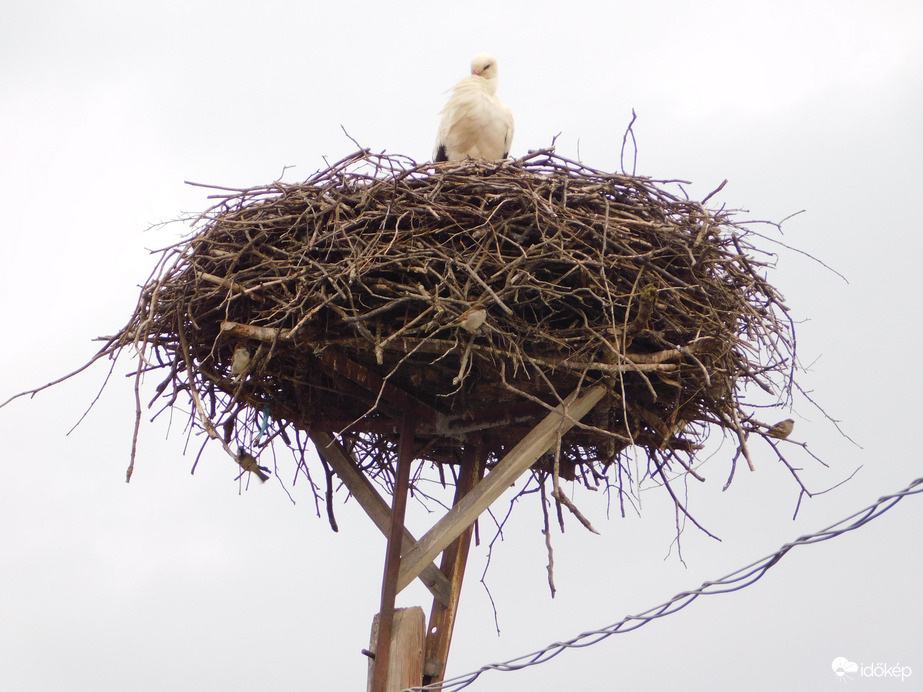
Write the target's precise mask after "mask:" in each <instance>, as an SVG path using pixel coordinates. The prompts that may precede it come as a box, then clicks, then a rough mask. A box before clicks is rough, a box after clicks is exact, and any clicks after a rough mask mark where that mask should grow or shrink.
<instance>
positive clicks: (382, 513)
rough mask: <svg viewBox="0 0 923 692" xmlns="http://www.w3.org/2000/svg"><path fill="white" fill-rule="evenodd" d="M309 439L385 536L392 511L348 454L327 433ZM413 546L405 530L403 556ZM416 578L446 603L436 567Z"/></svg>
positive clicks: (446, 595)
mask: <svg viewBox="0 0 923 692" xmlns="http://www.w3.org/2000/svg"><path fill="white" fill-rule="evenodd" d="M311 439H312V440H313V441H314V445H315V446H316V447H317V453H318V454H320V455H321V456H322V457H323V458H324V460H325V461H326V462H327V463H328V464H330V466H331V467H332V468H333V470H334V471H336V474H337V476H338V477H339V478H340V480H341V481H343V485H345V486H346V488H347V490H349V492H350V493H352V496H353V497H354V498H356V501H357V502H358V503H359V506H360V507H362V509H364V510H365V513H366V514H368V515H369V518H370V519H371V520H372V521H373V522H374V523H375V526H377V527H378V528H379V530H381V532H382V533H383V534H384V535H385V536H387V535H388V530H389V528H390V526H391V508H390V507H389V506H388V503H387V502H385V500H384V499H383V498H382V496H381V495H379V494H378V491H377V490H375V486H373V485H372V482H371V481H370V480H369V479H368V477H367V476H366V475H365V474H364V473H362V472H361V471H359V469H358V467H357V465H356V462H355V461H354V460H353V459H352V458H351V456H350V454H349V452H347V451H346V450H345V449H343V447H342V446H340V443H339V442H337V441H336V440H335V439H334V437H333V435H330V434H328V433H324V432H314V431H312V432H311ZM416 543H417V539H416V538H414V537H413V535H412V534H411V533H410V531H408V530H407V529H406V528H405V529H404V540H403V542H402V546H403V550H402V552H404V553H406V552H407V551H408V550H409V549H410V548H411V547H412V546H414V545H416ZM419 579H420V581H422V582H423V583H424V584H425V585H426V588H427V589H429V591H430V593H431V594H433V597H434V598H435V599H436V600H437V601H438V602H439V603H443V604H447V603H448V602H449V580H448V579H447V578H446V576H445V575H444V574H443V573H442V572H440V571H439V568H438V567H436V565H434V564H432V563H430V564H429V565H427V566H426V567H424V568H423V571H422V572H420V577H419Z"/></svg>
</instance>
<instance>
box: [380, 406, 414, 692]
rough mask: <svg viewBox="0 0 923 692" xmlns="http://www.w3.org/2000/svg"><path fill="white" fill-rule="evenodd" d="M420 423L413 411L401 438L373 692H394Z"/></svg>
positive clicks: (403, 426) (404, 424)
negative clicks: (392, 670)
mask: <svg viewBox="0 0 923 692" xmlns="http://www.w3.org/2000/svg"><path fill="white" fill-rule="evenodd" d="M415 431H416V421H415V419H414V415H413V414H412V413H410V412H407V413H405V414H404V419H403V421H402V422H401V439H400V442H399V443H398V453H397V469H396V471H395V474H394V475H395V479H394V502H393V504H392V507H391V528H390V531H389V532H388V549H387V551H386V553H385V573H384V577H383V578H382V580H381V608H380V609H379V611H378V616H379V620H378V626H379V629H378V649H377V652H376V656H375V670H374V673H373V675H372V692H390V691H389V690H388V689H387V687H386V686H385V685H386V683H387V679H388V662H389V661H390V658H391V630H392V626H393V624H394V599H395V598H396V597H397V591H398V589H397V575H398V572H399V571H400V566H401V541H402V540H403V539H404V511H405V510H406V509H407V493H408V490H409V489H410V467H411V466H412V465H413V457H414V452H415V451H416V448H415V441H414V437H415Z"/></svg>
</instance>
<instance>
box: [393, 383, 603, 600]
mask: <svg viewBox="0 0 923 692" xmlns="http://www.w3.org/2000/svg"><path fill="white" fill-rule="evenodd" d="M605 391H606V390H605V388H604V387H602V386H600V385H596V386H594V387H591V388H589V389H588V390H586V391H585V392H584V393H583V395H582V396H579V397H578V394H579V392H580V390H579V389H578V390H577V391H575V392H574V393H573V394H571V395H570V396H569V397H567V399H566V400H565V401H564V402H563V403H562V404H560V405H559V406H557V407H556V408H555V409H554V410H553V411H552V412H551V413H549V414H548V415H547V416H546V417H545V418H544V420H542V422H541V423H539V424H538V425H536V426H535V427H534V428H533V429H532V430H531V431H530V432H529V433H528V434H527V435H526V436H525V437H524V438H523V439H522V440H521V441H520V442H519V444H517V445H516V446H515V447H513V449H511V450H510V451H509V453H508V454H507V455H506V456H505V457H503V459H502V460H501V461H500V462H499V463H498V464H497V465H496V466H495V467H494V469H493V470H492V471H491V472H490V474H489V475H488V476H487V477H486V478H485V479H484V480H482V481H481V482H480V483H478V484H477V486H475V488H474V490H472V491H471V492H470V493H468V494H467V495H466V496H465V497H464V498H462V500H461V501H460V502H459V503H458V504H457V505H455V506H454V507H452V509H450V510H449V511H448V513H447V514H446V515H445V516H444V517H443V518H442V519H440V520H439V521H437V522H436V524H435V525H434V526H433V528H431V529H430V530H429V531H428V532H427V533H426V535H425V536H423V538H421V539H420V540H419V541H417V544H416V545H415V546H413V547H412V548H411V549H409V550H407V551H405V553H404V556H403V559H402V560H401V570H400V573H399V575H398V580H397V590H398V591H400V590H401V589H403V588H404V587H406V586H407V585H408V584H410V582H412V581H413V580H414V579H415V578H416V577H417V575H419V574H420V572H421V571H422V570H423V569H424V568H425V567H426V565H428V564H430V563H432V561H433V558H435V557H436V556H437V555H438V554H439V553H441V552H442V551H443V550H445V549H446V547H447V546H448V545H449V544H450V543H451V542H452V541H454V540H455V539H456V538H458V536H459V535H461V533H462V531H464V530H465V529H466V528H468V527H469V526H471V524H473V523H474V521H475V519H477V518H478V516H479V515H480V514H481V512H483V511H484V510H485V509H487V508H488V507H489V506H490V505H491V504H492V503H493V502H494V500H496V499H497V498H498V497H500V496H501V495H502V494H503V493H504V492H505V491H506V489H507V488H509V487H510V485H512V483H513V482H514V481H515V480H516V479H517V478H519V476H521V475H522V474H523V473H525V471H526V470H527V469H528V468H529V467H530V466H532V464H534V463H535V462H536V461H537V460H538V458H539V457H540V456H541V455H542V454H544V453H545V452H547V451H548V448H549V447H551V445H552V444H554V441H555V438H556V436H557V435H558V434H564V433H565V432H567V431H568V430H570V429H571V428H572V427H573V426H574V424H575V423H576V422H577V421H579V420H580V419H581V418H583V417H584V416H585V415H586V414H587V413H588V412H589V411H590V410H591V409H592V408H593V407H594V406H595V405H596V404H597V403H598V402H599V400H600V399H602V397H603V394H605Z"/></svg>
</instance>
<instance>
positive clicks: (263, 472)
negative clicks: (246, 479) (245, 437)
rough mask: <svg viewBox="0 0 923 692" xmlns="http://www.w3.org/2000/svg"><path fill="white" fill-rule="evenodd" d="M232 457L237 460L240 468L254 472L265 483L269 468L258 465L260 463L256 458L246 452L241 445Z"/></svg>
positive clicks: (267, 478)
mask: <svg viewBox="0 0 923 692" xmlns="http://www.w3.org/2000/svg"><path fill="white" fill-rule="evenodd" d="M234 458H235V459H236V460H237V463H238V464H239V465H240V468H242V469H243V470H244V471H249V472H250V473H255V474H256V475H257V477H258V478H259V479H260V481H261V482H263V483H265V482H266V481H267V480H269V469H268V468H266V467H265V466H260V463H259V462H258V461H257V460H256V458H254V456H253V455H252V454H250V453H249V452H247V451H246V450H245V449H244V448H243V447H238V448H237V456H236V457H234ZM241 475H243V474H241Z"/></svg>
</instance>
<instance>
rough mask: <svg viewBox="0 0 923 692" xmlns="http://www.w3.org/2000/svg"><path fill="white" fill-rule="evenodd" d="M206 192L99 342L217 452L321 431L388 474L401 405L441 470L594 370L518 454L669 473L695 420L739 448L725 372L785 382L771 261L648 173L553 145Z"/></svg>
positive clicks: (789, 343)
mask: <svg viewBox="0 0 923 692" xmlns="http://www.w3.org/2000/svg"><path fill="white" fill-rule="evenodd" d="M215 190H216V191H217V192H218V194H217V195H216V196H217V197H218V198H219V200H220V201H219V202H218V203H217V204H216V205H215V206H214V207H213V208H212V209H210V210H209V211H208V212H206V213H205V214H204V215H203V216H202V217H201V218H200V219H199V222H198V229H197V231H196V232H195V234H194V235H193V236H192V237H191V238H189V239H188V240H187V241H184V242H182V243H180V244H178V245H176V246H174V247H172V248H169V249H167V250H165V251H164V254H163V256H162V258H161V261H160V263H159V264H158V267H157V269H156V270H155V272H154V274H153V276H152V278H151V279H150V280H149V282H148V283H147V285H146V286H144V288H143V290H142V293H141V297H140V301H139V303H138V306H137V309H136V310H135V313H134V314H133V316H132V317H131V319H130V321H129V322H128V324H127V325H126V326H125V327H124V328H123V329H122V330H121V331H120V332H119V333H118V334H117V335H116V336H114V337H112V338H111V339H110V340H109V341H108V342H107V344H106V346H105V347H104V348H103V351H102V352H101V353H102V354H109V355H112V354H117V353H118V352H120V351H121V350H122V349H125V348H126V347H135V348H137V349H138V350H139V351H140V352H141V353H142V354H144V355H143V359H142V363H141V364H140V365H139V370H138V376H139V378H140V376H141V375H142V374H144V373H145V372H147V371H150V370H158V369H163V370H165V371H166V377H165V379H164V380H163V381H162V382H161V384H160V385H159V386H158V387H157V389H156V392H157V396H156V397H155V400H154V401H152V402H151V404H154V403H155V401H156V400H157V399H158V398H162V399H163V402H162V403H164V405H165V407H166V406H172V405H173V404H174V403H175V402H176V401H177V399H178V398H180V397H181V396H182V397H184V398H185V397H188V398H191V399H192V403H193V405H194V408H195V410H196V411H197V414H198V416H199V422H200V424H201V425H203V426H204V427H205V428H206V429H208V430H209V432H210V434H211V436H212V437H214V438H217V439H219V440H220V442H221V444H222V445H223V446H224V447H225V448H226V449H227V450H228V451H229V452H231V453H234V454H237V455H240V454H242V453H243V452H240V451H239V452H234V451H233V446H235V443H236V446H237V447H238V448H239V449H240V450H254V454H256V453H258V451H259V449H262V448H263V447H264V446H265V445H266V444H267V442H268V441H270V440H272V439H274V438H275V437H282V438H283V439H284V440H285V441H286V442H287V443H288V444H289V445H290V446H292V447H294V448H295V449H296V452H299V453H300V454H301V455H302V457H303V453H304V447H303V444H302V443H301V442H298V443H296V444H292V439H291V438H292V435H290V433H291V432H292V430H294V431H295V432H296V433H297V434H298V436H299V438H298V439H299V440H300V439H301V437H300V434H301V433H302V432H310V431H323V432H325V433H332V434H336V435H338V436H339V438H340V439H341V440H342V441H343V442H344V443H345V444H346V445H347V447H348V448H350V449H351V450H352V451H353V452H354V453H355V456H356V457H357V458H358V460H359V462H360V464H361V466H362V470H363V471H364V472H365V473H366V474H368V475H369V476H372V477H375V476H381V478H382V479H384V481H385V482H386V483H387V482H389V479H390V477H391V474H392V468H393V461H394V438H395V430H396V429H397V427H398V424H399V421H400V418H401V416H402V415H403V414H404V413H405V412H407V411H410V412H412V413H413V414H414V416H415V417H416V418H417V420H418V426H417V434H416V436H417V442H418V445H419V447H420V449H419V452H418V455H417V458H418V459H420V460H425V461H427V462H432V463H434V464H436V465H437V467H438V468H439V470H440V475H441V474H442V469H443V467H444V466H445V465H446V464H451V465H455V464H459V463H460V459H461V451H460V450H461V449H462V448H463V447H464V446H466V445H482V446H483V447H485V448H486V449H488V450H489V451H490V457H489V459H490V460H492V461H495V460H496V459H497V458H499V457H500V456H502V455H503V454H504V453H505V451H507V450H509V449H510V448H511V447H512V446H513V445H515V444H516V443H517V442H518V441H519V440H520V439H521V438H522V436H523V435H524V434H525V432H527V431H528V430H529V429H530V428H531V427H532V426H533V425H534V424H535V422H536V421H537V420H538V419H539V418H541V417H543V416H544V415H545V414H546V413H547V411H548V410H549V409H550V408H553V407H554V406H556V405H558V404H559V403H560V402H561V401H562V400H563V399H564V398H565V397H566V396H567V395H568V394H569V393H570V392H572V391H573V390H574V389H576V388H578V387H581V386H585V385H589V384H600V383H601V384H603V385H604V386H605V387H606V395H605V397H604V398H603V400H602V401H601V402H600V403H599V404H598V405H597V406H596V408H595V409H594V410H593V411H592V412H591V413H590V415H589V416H587V417H586V418H585V419H584V420H583V421H582V422H581V423H580V424H579V425H577V426H575V427H574V428H572V429H571V430H569V431H568V432H567V433H566V434H564V435H563V436H562V438H561V439H560V444H559V448H560V449H559V454H557V455H555V454H554V450H552V451H551V452H549V453H548V454H547V455H545V457H544V458H543V459H541V460H540V461H539V462H538V463H537V464H536V465H535V467H533V470H534V472H535V473H538V474H544V473H552V472H553V473H554V476H555V478H556V479H557V478H558V476H560V477H561V478H564V479H567V480H574V479H578V478H579V480H581V481H582V482H583V483H585V484H587V485H594V486H595V485H598V484H600V482H601V481H602V480H603V479H605V478H606V475H605V474H606V471H607V469H608V468H610V467H611V466H613V465H614V467H615V468H616V469H618V470H619V473H618V478H619V479H621V478H622V468H621V465H620V464H621V461H622V458H623V455H624V452H625V450H626V449H627V448H629V447H631V446H634V447H637V448H641V449H643V450H645V451H646V453H647V456H648V458H649V460H650V464H649V468H648V473H649V474H650V475H651V476H656V477H660V478H661V479H662V480H663V481H664V482H665V483H667V485H668V487H669V483H668V478H667V476H666V475H665V471H675V472H679V473H683V472H687V471H688V472H689V473H692V474H695V471H694V470H693V468H692V461H693V457H694V454H695V452H696V450H697V449H699V448H700V447H701V443H702V441H703V440H704V438H705V437H706V435H707V434H708V431H709V430H710V429H711V428H720V429H723V430H726V431H730V433H731V434H732V435H733V436H734V437H735V438H736V439H738V440H739V443H740V451H742V452H743V453H744V455H745V456H746V458H747V460H748V462H749V461H750V457H749V455H748V454H747V451H746V450H747V447H746V439H747V437H748V436H749V435H751V434H758V435H764V436H765V435H767V434H768V426H765V425H764V424H763V423H761V422H759V421H757V420H756V419H755V418H754V416H753V413H752V411H748V410H746V409H745V406H744V405H743V404H742V403H741V398H740V395H741V393H742V392H743V391H744V390H745V388H747V387H748V386H750V385H756V386H757V387H760V388H762V389H763V390H766V391H767V392H770V393H772V394H774V395H776V396H780V397H783V398H784V397H786V396H787V395H788V393H789V392H790V389H791V386H792V372H793V366H792V363H793V360H794V336H793V332H792V324H791V321H790V319H789V317H788V313H787V308H786V307H785V305H784V304H783V303H782V300H781V297H780V296H779V294H778V293H777V292H776V291H775V289H774V288H773V287H772V286H771V285H770V284H769V283H767V281H766V279H765V277H764V276H763V274H764V272H765V270H766V267H767V265H768V264H769V262H770V260H771V256H770V255H767V254H765V253H762V252H761V251H759V250H758V249H757V248H755V247H754V246H752V245H751V244H750V242H749V239H750V234H749V233H748V231H747V229H746V228H744V227H742V226H740V225H737V224H735V223H734V222H733V221H732V220H731V218H730V217H729V215H727V214H726V213H724V212H713V211H709V210H707V209H706V208H705V207H704V206H703V204H701V203H699V202H694V201H690V200H688V199H685V198H681V197H678V196H676V195H673V194H670V193H669V192H667V191H666V190H665V185H664V183H658V182H656V181H652V180H650V179H647V178H641V177H635V176H627V175H616V174H609V173H604V172H601V171H597V170H593V169H589V168H587V167H585V166H582V165H580V164H577V163H574V162H572V161H569V160H567V159H564V158H561V157H559V156H557V155H555V154H554V153H553V151H550V150H544V151H538V152H533V153H531V154H530V155H528V156H527V157H525V158H523V159H520V160H516V161H511V162H473V161H472V162H465V163H463V164H448V165H446V164H443V165H438V166H437V165H433V164H428V165H416V164H414V163H413V162H412V161H409V160H407V159H403V158H400V157H390V156H384V155H378V156H376V155H371V154H369V153H368V152H365V151H363V152H359V153H358V154H355V155H353V156H351V157H349V158H347V159H345V160H343V161H341V162H340V163H338V164H335V165H333V166H332V167H330V168H328V169H326V170H324V171H321V172H319V173H318V174H316V175H315V176H313V177H312V178H310V179H308V180H307V181H306V182H304V183H301V184H283V183H275V184H272V185H269V186H266V187H258V188H250V189H246V190H224V189H217V188H216V189H215ZM760 257H762V258H763V259H760ZM247 454H248V455H249V452H247ZM250 459H252V457H247V463H250V461H249V460H250ZM238 460H239V461H240V459H238ZM328 479H329V473H328ZM556 482H557V481H556ZM606 482H608V481H606ZM620 483H621V480H619V481H618V484H620ZM556 488H557V486H556ZM620 489H621V488H620ZM671 492H672V491H671ZM553 496H554V495H553Z"/></svg>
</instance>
